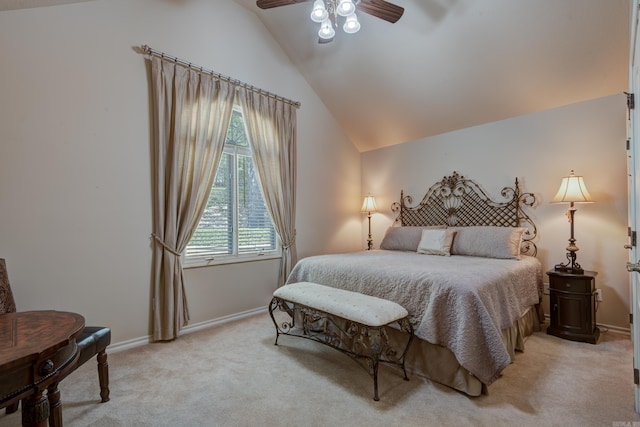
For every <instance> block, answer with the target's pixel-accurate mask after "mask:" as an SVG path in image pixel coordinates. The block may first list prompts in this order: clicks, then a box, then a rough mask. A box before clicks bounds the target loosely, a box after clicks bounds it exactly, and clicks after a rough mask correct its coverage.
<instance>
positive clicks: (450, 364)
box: [389, 306, 541, 396]
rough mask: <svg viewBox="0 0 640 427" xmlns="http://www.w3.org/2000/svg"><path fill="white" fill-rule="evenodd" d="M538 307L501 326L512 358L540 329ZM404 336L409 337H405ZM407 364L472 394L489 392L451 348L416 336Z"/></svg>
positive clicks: (396, 333) (414, 371)
mask: <svg viewBox="0 0 640 427" xmlns="http://www.w3.org/2000/svg"><path fill="white" fill-rule="evenodd" d="M539 310H540V308H539V306H532V307H530V308H529V309H528V310H527V311H526V313H525V314H524V316H522V317H521V318H520V320H518V321H517V322H516V323H515V324H514V325H513V326H511V327H509V328H506V329H503V330H502V339H503V341H504V343H505V346H506V348H507V349H508V351H509V354H510V355H511V361H512V362H513V361H514V359H515V354H516V351H524V343H525V340H526V338H527V337H528V336H529V335H531V334H532V333H534V332H537V331H540V330H541V328H540V319H541V317H540V312H539ZM389 335H390V337H392V338H391V339H392V340H394V341H395V339H398V340H400V339H401V338H402V337H401V333H400V331H398V330H395V329H394V330H390V331H389ZM394 337H395V339H394ZM404 339H405V340H406V338H404ZM400 342H402V341H400ZM406 366H407V370H408V371H409V372H410V373H411V374H412V375H416V376H420V377H423V378H427V379H429V380H430V381H434V382H437V383H440V384H444V385H446V386H448V387H451V388H453V389H456V390H458V391H461V392H463V393H465V394H467V395H469V396H479V395H481V394H482V393H486V392H487V387H488V386H487V385H486V384H483V383H482V382H481V381H480V380H479V379H478V378H477V377H475V376H474V375H473V374H471V373H470V372H469V371H468V370H466V369H465V368H463V367H462V366H460V363H458V360H457V359H456V357H455V355H454V354H453V353H452V352H451V351H450V350H449V349H447V348H445V347H442V346H439V345H435V344H431V343H429V342H427V341H425V340H422V339H414V341H413V343H412V344H411V348H410V349H409V352H408V354H407V359H406Z"/></svg>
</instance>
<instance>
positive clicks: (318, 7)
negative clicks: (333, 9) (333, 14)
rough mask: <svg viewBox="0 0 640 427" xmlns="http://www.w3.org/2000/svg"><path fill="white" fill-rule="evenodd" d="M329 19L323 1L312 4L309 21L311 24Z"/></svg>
mask: <svg viewBox="0 0 640 427" xmlns="http://www.w3.org/2000/svg"><path fill="white" fill-rule="evenodd" d="M328 17H329V12H327V8H326V7H325V6H324V1H322V0H316V1H315V2H313V10H312V11H311V20H312V21H313V22H317V23H319V24H320V23H322V22H324V21H325V20H326V19H327V18H328Z"/></svg>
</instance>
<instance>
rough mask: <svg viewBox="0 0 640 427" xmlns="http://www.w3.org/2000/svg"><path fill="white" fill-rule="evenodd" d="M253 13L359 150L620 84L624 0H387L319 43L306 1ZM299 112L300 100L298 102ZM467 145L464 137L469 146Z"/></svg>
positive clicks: (623, 77)
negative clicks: (392, 6)
mask: <svg viewBox="0 0 640 427" xmlns="http://www.w3.org/2000/svg"><path fill="white" fill-rule="evenodd" d="M235 1H236V2H237V3H239V4H241V5H243V6H245V7H246V8H247V9H249V10H251V11H253V12H254V13H256V15H257V16H258V18H259V19H260V20H261V21H262V22H263V23H264V25H265V26H266V27H267V29H268V30H269V31H270V32H271V34H273V36H274V38H275V39H276V40H277V41H278V43H279V44H280V45H281V46H282V48H283V50H284V51H285V52H286V54H287V55H288V56H289V58H290V59H291V60H292V62H293V63H294V64H295V65H296V67H298V69H299V70H300V72H301V73H302V75H303V76H304V77H305V78H306V80H307V81H308V82H309V84H310V85H311V86H312V87H313V89H314V90H315V91H316V93H317V94H318V96H319V97H320V98H321V99H322V101H323V102H324V103H325V105H326V106H327V107H328V108H329V110H330V111H331V112H332V113H333V115H334V116H335V118H336V119H337V120H338V122H339V123H340V125H341V126H342V127H343V129H344V131H345V132H346V134H347V136H348V137H349V138H350V139H351V141H352V142H353V143H354V145H355V146H356V147H357V148H358V149H359V150H360V151H368V150H372V149H376V148H380V147H384V146H389V145H394V144H399V143H402V142H406V141H412V140H415V139H419V138H422V137H426V136H431V135H436V134H440V133H443V132H448V131H452V130H455V129H461V128H465V127H469V126H474V125H478V124H482V123H488V122H493V121H498V120H502V119H506V118H509V117H514V116H518V115H522V114H527V113H531V112H535V111H540V110H545V109H549V108H554V107H558V106H562V105H567V104H571V103H574V102H579V101H584V100H588V99H594V98H598V97H601V96H607V95H611V94H614V93H620V92H622V91H624V90H625V89H626V88H627V82H628V52H629V37H630V36H629V22H630V18H629V16H630V1H629V0H528V1H526V0H392V1H394V2H395V3H396V4H398V5H400V6H402V7H404V8H405V13H404V16H403V17H402V18H401V19H400V20H399V21H398V22H397V23H395V24H390V23H388V22H385V21H382V20H380V19H377V18H374V17H372V16H370V15H366V14H359V20H360V22H361V24H362V29H361V30H360V32H358V33H357V34H355V35H348V34H345V33H344V32H342V30H341V29H338V30H337V34H336V37H335V39H334V41H333V42H332V43H329V44H324V45H319V44H318V43H317V26H318V24H315V23H313V22H312V21H311V20H310V19H309V13H310V10H311V6H312V4H313V2H312V1H310V2H307V3H301V4H296V5H290V6H283V7H278V8H273V9H268V10H260V9H258V8H257V7H256V5H255V0H235ZM302 108H304V105H303V106H302ZM469 142H470V143H472V142H473V141H469Z"/></svg>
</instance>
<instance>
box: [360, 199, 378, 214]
mask: <svg viewBox="0 0 640 427" xmlns="http://www.w3.org/2000/svg"><path fill="white" fill-rule="evenodd" d="M360 212H363V213H370V212H376V199H375V198H374V197H373V196H371V195H369V196H367V197H365V198H364V202H362V208H361V209H360Z"/></svg>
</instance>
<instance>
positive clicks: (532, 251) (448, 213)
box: [391, 172, 538, 256]
mask: <svg viewBox="0 0 640 427" xmlns="http://www.w3.org/2000/svg"><path fill="white" fill-rule="evenodd" d="M500 194H501V195H502V197H504V198H505V199H506V201H504V202H497V201H494V200H492V199H491V198H490V197H489V196H488V195H487V193H486V192H485V191H484V190H483V189H482V187H480V186H479V185H478V184H477V183H476V182H474V181H473V180H470V179H467V178H465V177H464V176H462V175H459V174H458V173H457V172H453V175H451V176H445V177H444V178H443V179H442V181H440V182H438V183H436V184H434V185H432V186H431V188H429V191H427V194H426V195H425V196H424V197H423V198H422V201H421V202H420V203H419V204H417V205H416V206H410V205H411V204H412V203H413V198H412V197H411V196H405V195H404V191H401V192H400V202H394V203H393V204H392V205H391V211H393V212H394V213H397V214H398V216H397V217H396V220H395V223H399V224H400V225H402V226H426V225H443V224H445V225H448V226H452V227H453V226H457V227H465V226H472V225H484V226H499V227H526V228H527V232H526V233H525V234H524V235H523V239H522V245H521V247H520V252H521V253H523V254H527V255H532V256H535V255H536V253H537V252H538V248H537V247H536V244H535V243H534V242H533V240H534V239H535V238H536V236H537V233H538V231H537V228H536V225H535V224H534V223H533V221H532V220H531V218H529V216H528V215H527V214H526V213H525V212H524V210H523V207H524V206H529V207H530V206H533V204H534V203H535V201H536V196H535V195H534V194H533V193H521V192H520V185H519V183H518V178H516V182H515V186H514V188H511V187H505V188H503V189H502V192H501V193H500Z"/></svg>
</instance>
